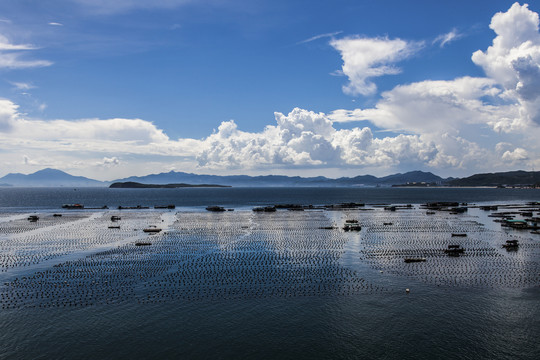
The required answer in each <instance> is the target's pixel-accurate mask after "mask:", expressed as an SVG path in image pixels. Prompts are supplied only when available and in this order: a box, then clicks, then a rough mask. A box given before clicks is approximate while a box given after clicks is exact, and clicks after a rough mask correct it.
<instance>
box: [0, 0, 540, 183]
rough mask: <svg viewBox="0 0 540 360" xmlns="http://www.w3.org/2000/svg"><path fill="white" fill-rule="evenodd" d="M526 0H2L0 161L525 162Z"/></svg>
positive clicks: (534, 102)
mask: <svg viewBox="0 0 540 360" xmlns="http://www.w3.org/2000/svg"><path fill="white" fill-rule="evenodd" d="M539 12H540V4H539V3H537V2H532V1H531V2H530V3H529V4H528V3H524V2H521V3H519V2H513V1H501V0H476V1H471V0H466V1H463V0H454V1H451V2H450V1H430V0H410V1H403V0H351V1H349V0H334V1H316V0H310V1H307V0H287V1H281V0H250V1H242V0H237V1H233V0H153V1H143V0H115V1H109V0H49V1H40V0H2V1H1V2H0V164H1V165H0V176H3V175H6V174H8V173H14V172H19V173H24V174H28V173H33V172H35V171H37V170H40V169H43V168H55V169H59V170H63V171H66V172H68V173H70V174H72V175H81V176H86V177H90V178H93V179H98V180H114V179H119V178H123V177H128V176H132V175H138V176H141V175H147V174H151V173H160V172H168V171H184V172H191V173H198V174H217V175H225V174H247V175H267V174H279V175H300V176H319V175H322V176H326V177H331V178H336V177H341V176H358V175H366V174H371V175H376V176H384V175H389V174H393V173H397V172H406V171H412V170H422V171H430V172H433V173H435V174H437V175H440V176H443V177H447V176H457V177H463V176H469V175H472V174H475V173H483V172H496V171H510V170H518V169H521V170H528V171H531V170H538V169H539V168H540V141H539V140H538V139H540V33H539V16H538V13H539Z"/></svg>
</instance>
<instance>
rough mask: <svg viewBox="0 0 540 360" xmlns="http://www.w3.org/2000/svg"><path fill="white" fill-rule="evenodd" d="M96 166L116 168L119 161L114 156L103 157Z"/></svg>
mask: <svg viewBox="0 0 540 360" xmlns="http://www.w3.org/2000/svg"><path fill="white" fill-rule="evenodd" d="M98 165H101V166H105V167H110V166H118V165H120V159H118V158H117V157H116V156H113V157H110V158H109V157H104V158H103V160H102V161H101V162H99V163H98Z"/></svg>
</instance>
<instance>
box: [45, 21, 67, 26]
mask: <svg viewBox="0 0 540 360" xmlns="http://www.w3.org/2000/svg"><path fill="white" fill-rule="evenodd" d="M47 25H51V26H64V24H61V23H59V22H50V23H47Z"/></svg>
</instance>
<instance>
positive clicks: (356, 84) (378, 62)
mask: <svg viewBox="0 0 540 360" xmlns="http://www.w3.org/2000/svg"><path fill="white" fill-rule="evenodd" d="M330 45H331V46H333V47H334V48H335V49H336V50H337V51H339V53H340V54H341V58H342V59H343V66H342V68H341V69H342V70H341V71H342V73H343V74H344V75H346V76H347V77H348V78H349V84H347V85H346V86H344V87H343V92H345V93H346V94H348V95H370V94H373V93H375V92H376V90H377V86H376V85H375V84H374V83H373V82H372V81H371V79H372V78H375V77H379V76H383V75H393V74H398V73H399V72H400V71H401V70H400V69H399V68H398V67H396V66H394V65H393V64H394V63H396V62H398V61H400V60H403V59H405V58H407V57H409V56H410V55H411V54H413V53H414V52H415V51H416V50H417V49H418V48H419V45H420V44H418V43H411V42H407V41H404V40H401V39H394V40H391V39H387V38H362V37H346V38H342V39H334V40H332V41H331V42H330Z"/></svg>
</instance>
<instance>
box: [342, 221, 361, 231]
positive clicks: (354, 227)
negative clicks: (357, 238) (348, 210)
mask: <svg viewBox="0 0 540 360" xmlns="http://www.w3.org/2000/svg"><path fill="white" fill-rule="evenodd" d="M360 230H362V226H360V224H359V223H358V220H355V219H349V220H345V225H343V231H360Z"/></svg>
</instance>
